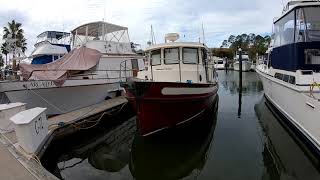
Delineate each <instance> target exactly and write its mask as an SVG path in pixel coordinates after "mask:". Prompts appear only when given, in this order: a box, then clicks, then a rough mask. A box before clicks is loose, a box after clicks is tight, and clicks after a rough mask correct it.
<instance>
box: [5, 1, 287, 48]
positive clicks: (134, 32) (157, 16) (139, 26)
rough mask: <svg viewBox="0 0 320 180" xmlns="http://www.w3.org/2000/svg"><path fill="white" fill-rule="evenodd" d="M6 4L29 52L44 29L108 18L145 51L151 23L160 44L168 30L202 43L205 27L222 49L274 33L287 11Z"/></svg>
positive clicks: (245, 5)
mask: <svg viewBox="0 0 320 180" xmlns="http://www.w3.org/2000/svg"><path fill="white" fill-rule="evenodd" d="M0 4H1V7H0V25H1V26H4V25H5V24H6V22H8V21H11V20H12V19H16V20H17V21H19V22H22V24H23V28H24V30H25V35H26V37H27V40H28V41H27V42H28V51H27V53H30V52H31V51H32V49H33V44H34V43H35V41H36V36H37V35H38V34H40V33H41V32H43V31H46V30H59V31H62V30H64V31H71V30H72V29H74V28H75V27H77V26H79V25H81V24H84V23H87V22H90V21H98V20H102V19H104V20H105V21H107V22H111V23H114V24H119V25H123V26H127V27H128V28H129V34H130V38H131V41H134V42H136V43H139V44H141V45H142V47H145V46H146V42H147V41H148V40H149V39H150V25H153V28H154V33H155V35H156V39H157V42H163V40H164V35H165V33H168V32H179V33H180V35H181V39H182V40H184V41H198V39H199V36H201V34H202V32H201V24H202V23H203V24H204V30H205V37H206V42H207V44H208V46H210V47H212V46H216V47H218V46H220V45H221V42H222V41H223V40H224V39H226V38H228V36H229V35H231V34H235V35H236V34H241V33H250V32H253V33H256V34H268V33H270V32H271V30H272V19H273V17H275V16H279V15H280V13H281V9H282V3H281V1H280V0H269V1H265V0H255V1H253V0H228V1H225V0H189V1H185V0H172V1H165V0H137V1H131V0H127V1H124V0H122V1H121V0H77V1H67V0H55V1H49V0H28V1H21V0H10V1H5V0H0Z"/></svg>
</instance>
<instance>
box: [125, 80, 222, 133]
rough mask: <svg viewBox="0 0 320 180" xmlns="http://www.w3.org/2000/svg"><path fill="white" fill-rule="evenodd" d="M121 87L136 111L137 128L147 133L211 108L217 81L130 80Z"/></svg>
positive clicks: (172, 124)
mask: <svg viewBox="0 0 320 180" xmlns="http://www.w3.org/2000/svg"><path fill="white" fill-rule="evenodd" d="M125 89H126V92H127V93H126V94H127V98H128V100H129V102H131V103H132V104H133V106H134V108H135V110H136V111H137V120H138V123H137V124H138V130H139V132H140V133H141V134H142V135H143V136H147V135H150V134H153V133H155V132H158V131H160V130H163V129H167V128H171V127H175V126H177V125H180V124H183V123H185V122H188V121H190V120H193V119H196V118H198V117H200V116H202V115H203V114H204V113H205V111H206V110H208V109H211V108H212V106H213V103H214V101H215V99H216V95H217V91H218V85H217V84H188V83H170V82H131V84H130V83H129V84H128V85H126V86H125Z"/></svg>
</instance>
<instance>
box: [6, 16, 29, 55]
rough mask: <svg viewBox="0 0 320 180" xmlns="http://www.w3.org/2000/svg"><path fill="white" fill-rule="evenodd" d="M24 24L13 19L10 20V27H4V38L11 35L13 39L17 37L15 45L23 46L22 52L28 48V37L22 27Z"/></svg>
mask: <svg viewBox="0 0 320 180" xmlns="http://www.w3.org/2000/svg"><path fill="white" fill-rule="evenodd" d="M21 26H22V24H21V23H18V22H16V21H15V20H12V21H11V23H10V22H8V27H4V28H3V33H4V34H3V39H7V38H8V37H9V35H10V36H11V38H12V39H15V40H16V42H15V44H14V45H15V46H16V47H19V48H21V50H22V52H25V50H26V49H27V43H26V39H25V38H24V34H23V33H24V31H23V29H22V28H21Z"/></svg>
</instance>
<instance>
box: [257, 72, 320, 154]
mask: <svg viewBox="0 0 320 180" xmlns="http://www.w3.org/2000/svg"><path fill="white" fill-rule="evenodd" d="M256 71H257V73H258V74H259V76H260V79H261V80H262V83H263V87H264V92H265V95H266V97H267V99H268V100H269V101H270V102H271V103H272V104H273V105H274V106H275V107H276V108H277V109H278V110H279V111H280V112H281V113H282V114H283V115H284V116H285V117H286V118H287V119H288V120H289V121H290V122H291V123H292V124H293V125H294V126H295V127H296V128H297V129H298V130H299V131H300V132H302V134H303V135H304V136H305V137H307V138H308V139H309V141H310V142H311V143H312V144H313V145H314V146H315V147H316V148H317V149H318V151H320V121H319V117H320V102H319V101H318V100H316V99H314V98H312V97H310V96H309V92H308V91H305V90H303V91H302V90H301V91H300V90H299V88H298V87H297V86H296V85H292V84H288V83H285V82H282V81H281V80H278V79H276V78H274V77H272V76H269V75H267V74H265V73H263V72H262V71H260V70H259V68H257V69H256ZM315 94H319V92H316V93H315Z"/></svg>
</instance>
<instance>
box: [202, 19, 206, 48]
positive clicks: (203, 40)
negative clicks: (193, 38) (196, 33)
mask: <svg viewBox="0 0 320 180" xmlns="http://www.w3.org/2000/svg"><path fill="white" fill-rule="evenodd" d="M202 43H203V44H205V43H206V39H205V37H204V28H203V22H202Z"/></svg>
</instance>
